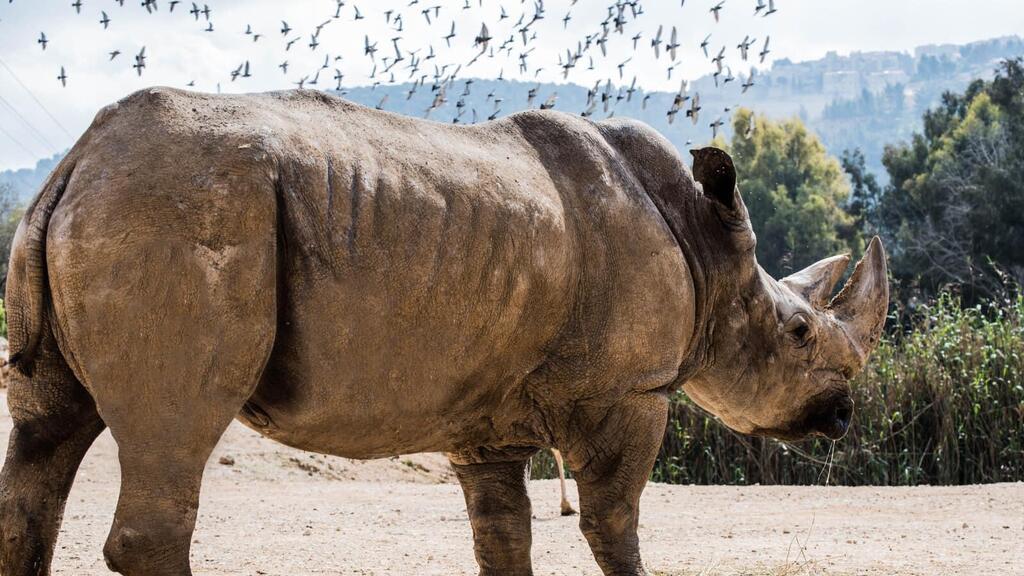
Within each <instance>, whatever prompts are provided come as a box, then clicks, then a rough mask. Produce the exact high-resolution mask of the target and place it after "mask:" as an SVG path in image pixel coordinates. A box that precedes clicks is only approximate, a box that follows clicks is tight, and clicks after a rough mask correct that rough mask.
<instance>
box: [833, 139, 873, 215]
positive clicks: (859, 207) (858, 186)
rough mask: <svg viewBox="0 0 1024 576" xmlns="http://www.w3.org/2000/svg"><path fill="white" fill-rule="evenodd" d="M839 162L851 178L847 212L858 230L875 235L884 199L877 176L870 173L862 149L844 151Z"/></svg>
mask: <svg viewBox="0 0 1024 576" xmlns="http://www.w3.org/2000/svg"><path fill="white" fill-rule="evenodd" d="M839 161H840V162H841V163H842V165H843V170H844V171H845V172H846V174H847V176H849V177H850V187H851V189H850V201H849V203H848V204H847V207H846V211H847V212H849V214H850V216H853V219H854V221H855V223H856V226H857V228H858V229H860V230H861V231H863V232H865V233H871V234H874V233H876V232H877V230H878V228H879V226H878V222H877V213H878V204H879V202H881V199H882V187H881V186H880V185H879V184H878V179H877V178H875V175H874V174H872V173H871V172H869V171H868V169H867V164H866V161H865V159H864V153H863V152H861V151H860V149H854V150H844V151H843V155H842V157H840V159H839Z"/></svg>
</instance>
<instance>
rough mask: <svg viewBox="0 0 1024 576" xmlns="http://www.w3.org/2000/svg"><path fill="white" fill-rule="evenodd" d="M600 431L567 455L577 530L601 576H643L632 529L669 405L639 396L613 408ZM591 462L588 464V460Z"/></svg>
mask: <svg viewBox="0 0 1024 576" xmlns="http://www.w3.org/2000/svg"><path fill="white" fill-rule="evenodd" d="M612 410H613V412H611V413H609V414H608V415H607V417H606V418H604V419H603V420H602V427H601V429H599V430H594V431H591V433H589V434H586V435H585V438H587V440H586V441H585V442H584V443H581V445H580V446H579V448H578V449H577V450H576V451H575V452H574V453H570V454H568V456H569V461H570V464H571V463H573V462H584V463H585V464H584V465H583V466H581V467H580V469H579V470H576V469H574V470H573V472H574V473H575V475H576V485H577V487H578V488H579V493H580V529H581V530H582V531H583V535H584V536H586V538H587V542H588V543H589V544H590V549H591V551H592V552H593V553H594V558H595V559H596V560H597V563H598V565H599V566H600V567H601V570H603V571H604V573H605V574H609V575H612V574H614V575H615V576H643V575H645V574H647V572H646V570H645V569H644V565H643V562H642V560H641V559H640V541H639V538H638V537H637V533H636V528H637V522H638V519H639V514H640V494H641V493H642V492H643V489H644V485H646V484H647V478H648V477H649V476H650V474H651V470H652V469H653V468H654V461H655V458H657V456H658V449H659V447H660V446H661V441H662V438H663V436H664V433H665V422H666V420H667V416H668V413H667V412H668V401H667V399H666V398H665V397H664V396H663V395H658V394H650V395H638V396H635V397H633V398H631V399H629V400H628V401H624V402H623V403H622V404H621V405H620V406H616V407H614V408H612ZM588 455H590V458H589V459H587V456H588Z"/></svg>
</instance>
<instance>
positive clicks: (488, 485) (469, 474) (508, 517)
mask: <svg viewBox="0 0 1024 576" xmlns="http://www.w3.org/2000/svg"><path fill="white" fill-rule="evenodd" d="M533 452H535V450H528V451H524V452H523V453H521V454H511V455H491V456H492V457H494V456H497V458H496V459H497V460H499V461H481V459H480V458H479V456H480V455H479V454H476V455H474V457H472V458H470V459H466V458H460V457H459V456H458V455H450V458H451V461H452V468H454V469H455V475H456V476H458V478H459V483H460V484H461V485H462V492H463V495H464V496H465V497H466V510H467V512H469V522H470V524H471V525H472V526H473V543H474V550H475V552H476V561H477V564H479V565H480V575H481V576H496V575H499V574H500V575H502V576H529V575H531V574H533V568H532V565H531V563H530V545H531V541H532V536H531V533H530V517H531V510H530V496H529V494H527V482H528V480H529V478H528V464H529V461H530V456H531V455H532V454H533ZM505 458H510V459H511V460H505ZM492 459H495V458H492Z"/></svg>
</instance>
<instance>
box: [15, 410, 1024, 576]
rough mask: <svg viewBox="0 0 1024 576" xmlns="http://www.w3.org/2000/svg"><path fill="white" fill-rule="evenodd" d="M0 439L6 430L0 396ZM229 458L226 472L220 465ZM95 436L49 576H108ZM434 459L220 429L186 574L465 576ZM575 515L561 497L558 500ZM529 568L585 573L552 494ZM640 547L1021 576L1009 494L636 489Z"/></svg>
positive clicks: (719, 558) (105, 501)
mask: <svg viewBox="0 0 1024 576" xmlns="http://www.w3.org/2000/svg"><path fill="white" fill-rule="evenodd" d="M0 399H2V400H0V404H2V406H0V414H2V416H0V441H3V442H4V445H5V446H6V440H7V435H8V433H9V430H10V417H9V416H8V413H7V407H6V395H5V394H0ZM231 460H233V462H234V463H233V464H231V465H229V464H225V463H221V462H222V461H223V462H229V461H231ZM118 476H119V473H118V469H117V447H116V445H115V444H114V442H113V440H112V439H111V437H110V436H109V434H107V433H105V434H104V435H103V436H101V437H100V439H99V440H98V441H97V443H96V445H95V446H93V449H92V451H91V452H90V453H89V455H88V456H87V457H86V460H85V462H84V463H83V465H82V469H81V470H80V472H79V475H78V480H77V482H76V484H75V487H74V490H73V491H72V493H71V497H70V499H69V502H68V507H67V512H66V515H65V521H64V526H63V529H62V531H61V537H60V540H59V542H58V544H57V548H58V549H57V553H56V558H55V560H54V572H55V573H56V574H66V575H74V576H79V575H82V576H85V575H92V574H108V572H107V570H106V567H105V565H104V563H103V559H102V553H101V550H102V547H103V541H104V538H105V537H106V534H107V530H108V528H109V526H110V521H111V517H112V514H113V509H114V504H115V502H116V499H117V490H118ZM452 481H453V480H452V476H451V472H450V470H449V469H448V465H447V462H446V461H445V460H444V458H443V457H441V456H439V455H433V454H426V455H417V456H413V457H408V458H405V457H403V458H396V459H389V460H377V461H371V462H355V461H349V460H344V459H341V458H332V457H324V456H319V455H310V454H307V453H303V452H299V451H296V450H292V449H290V448H287V447H284V446H281V445H278V444H275V443H273V442H271V441H269V440H266V439H263V438H261V437H260V436H259V435H257V434H256V433H254V432H251V431H250V430H248V429H246V428H244V427H243V426H241V425H239V424H237V423H235V424H232V426H231V428H230V429H229V430H228V432H227V434H226V435H225V436H224V438H223V440H222V441H221V443H220V445H219V446H218V447H217V449H216V451H215V452H214V455H213V457H212V458H211V459H210V463H209V466H208V467H207V473H206V479H205V482H204V485H203V494H202V505H201V507H200V512H199V522H198V527H197V529H196V533H195V536H194V543H193V545H192V565H193V568H194V570H195V572H196V574H214V575H223V574H239V575H253V574H257V575H287V576H298V575H304V574H359V575H371V574H372V575H385V574H387V575H391V574H416V575H419V574H439V575H440V574H445V575H448V574H466V575H470V574H475V573H476V565H475V563H474V560H473V549H472V543H471V532H470V527H469V523H468V520H467V518H466V511H465V505H464V503H463V500H462V495H461V493H460V492H459V489H458V486H457V485H454V484H452ZM571 492H572V495H573V500H574V501H575V493H576V492H575V487H571ZM531 493H532V495H533V503H534V522H533V531H534V532H533V534H534V545H533V558H534V570H535V572H536V574H538V575H544V574H565V575H569V574H573V575H575V574H588V575H591V574H594V575H596V574H599V571H598V569H597V566H596V564H595V563H594V561H593V558H592V557H591V555H590V551H589V549H588V548H587V545H586V542H585V541H584V540H583V537H582V536H581V534H580V533H579V530H578V529H577V520H576V519H575V518H563V517H561V516H559V514H558V484H557V481H540V482H534V483H532V485H531ZM642 511H643V512H642V517H641V522H640V538H641V541H642V546H643V552H644V557H645V559H646V562H647V565H648V567H649V568H650V569H651V570H652V571H654V573H655V574H661V575H672V576H677V575H679V576H682V575H687V576H690V575H705V574H706V575H715V574H722V575H734V574H735V575H740V574H749V575H756V576H762V575H768V574H778V575H786V576H792V575H798V574H799V575H803V574H828V575H871V576H876V575H877V576H882V575H894V574H898V575H922V576H923V575H928V576H932V575H953V574H957V575H960V574H962V575H965V576H966V575H970V576H975V575H1024V483H1016V484H998V485H988V486H965V487H953V488H932V487H918V488H835V487H832V488H823V487H804V488H796V487H769V486H754V487H742V488H737V487H694V486H669V485H664V484H651V485H649V486H648V488H647V490H646V492H645V493H644V498H643V502H642Z"/></svg>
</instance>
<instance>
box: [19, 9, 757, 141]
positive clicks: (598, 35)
mask: <svg viewBox="0 0 1024 576" xmlns="http://www.w3.org/2000/svg"><path fill="white" fill-rule="evenodd" d="M94 1H95V2H97V3H98V2H99V0H88V2H89V3H90V4H91V3H93V2H94ZM106 1H107V2H110V3H112V4H114V5H118V6H120V7H124V0H106ZM135 1H139V0H135ZM334 1H335V7H334V10H333V13H331V14H328V15H325V16H326V18H325V20H324V21H323V22H321V23H320V24H317V25H316V26H315V27H314V29H313V30H312V31H310V32H308V33H306V34H299V33H298V32H296V31H295V30H293V28H292V27H291V26H289V24H288V22H287V21H282V22H281V27H280V30H279V33H280V38H281V42H282V43H283V47H284V52H285V53H286V56H287V54H288V53H290V52H291V51H292V49H293V48H297V49H298V50H302V49H307V50H310V51H313V52H316V51H317V50H318V48H319V46H320V39H321V34H322V33H323V32H324V31H325V30H326V29H328V27H329V26H330V25H331V24H333V23H334V22H337V21H345V22H346V23H347V24H346V25H347V26H351V25H352V24H354V23H358V22H359V21H361V20H365V19H367V18H368V16H367V15H366V14H364V13H363V12H362V11H361V10H360V8H359V7H358V6H356V5H355V4H354V3H352V2H350V1H349V0H334ZM403 1H404V0H403ZM423 1H424V2H427V1H431V0H423ZM435 1H436V0H435ZM472 1H473V0H463V2H464V3H463V4H462V5H455V6H442V5H440V4H436V5H430V6H426V5H425V4H422V3H421V0H409V1H408V4H407V5H406V6H405V7H404V8H402V9H387V10H384V11H383V14H382V16H383V18H384V20H385V24H386V25H387V27H388V29H389V30H390V31H391V33H392V35H391V37H390V38H388V39H387V40H386V41H385V40H383V39H379V40H378V39H371V37H370V35H369V34H365V35H364V39H363V43H362V56H363V57H366V58H369V59H370V64H371V65H372V72H371V73H370V74H369V80H370V81H371V82H372V87H373V88H376V87H377V86H379V85H382V84H395V83H398V82H400V80H399V79H398V78H397V77H396V75H401V74H406V73H407V77H406V78H404V79H403V80H401V82H405V83H409V85H410V87H409V89H408V91H407V92H406V98H407V99H411V98H412V97H413V95H415V94H416V93H417V91H419V90H427V89H429V90H430V93H431V94H432V95H433V98H432V99H431V104H430V106H429V107H428V108H427V110H425V116H429V115H430V113H431V112H432V111H434V110H437V109H438V108H441V107H442V106H444V105H445V104H447V103H448V102H449V97H448V93H449V90H450V89H451V88H452V87H453V85H454V84H455V82H456V80H457V78H458V77H459V74H460V73H461V72H463V70H464V69H468V68H469V67H471V66H472V65H473V64H474V63H476V62H477V61H478V60H480V59H481V58H492V59H493V58H501V57H504V58H506V59H508V60H511V61H512V62H515V63H516V66H517V69H518V74H519V76H520V77H523V76H529V75H530V72H531V61H530V56H531V53H532V52H533V51H534V50H535V48H536V44H537V42H538V39H537V35H538V31H537V28H538V27H539V26H538V25H537V23H538V22H540V21H541V20H544V19H545V18H546V17H547V9H546V7H545V3H544V0H530V2H531V3H532V6H527V5H526V0H520V4H521V5H523V6H524V7H523V10H522V12H521V14H519V16H518V19H515V20H513V18H512V16H511V15H510V14H509V13H508V12H507V11H506V9H505V7H504V6H501V5H499V6H498V8H499V9H500V14H499V15H498V17H497V20H498V21H497V22H496V23H493V22H492V24H497V25H498V26H499V27H501V28H502V29H503V30H505V31H506V32H505V33H503V34H502V35H500V36H498V34H497V33H496V32H492V31H491V27H489V26H488V23H487V22H483V23H482V24H481V27H480V30H479V32H477V33H476V34H475V35H474V36H473V38H472V50H471V51H460V50H456V53H458V54H463V55H465V56H466V58H467V60H466V61H465V62H461V63H460V62H448V63H444V64H442V63H440V62H439V60H440V57H439V55H438V53H437V52H436V51H435V49H434V45H433V44H432V43H430V44H428V46H427V47H426V49H425V50H424V47H422V46H421V47H419V48H416V49H408V48H405V47H404V46H403V45H402V43H403V42H404V40H403V36H402V32H403V30H404V29H405V26H406V19H408V18H423V19H424V21H425V22H426V24H427V26H428V27H430V29H431V30H434V27H435V26H437V27H439V28H440V30H439V31H438V32H437V34H438V36H437V39H438V41H442V40H443V41H444V43H445V48H446V49H450V48H451V47H452V43H453V41H456V42H464V45H469V42H468V41H465V40H457V38H459V35H458V34H457V32H456V22H455V19H454V17H452V20H451V23H450V26H449V25H446V24H444V23H442V21H443V20H445V16H447V15H448V14H447V13H449V12H452V11H456V10H471V9H473V6H472V5H471V2H472ZM475 1H476V3H477V4H478V7H482V6H483V3H484V1H485V0H475ZM487 1H488V3H493V2H499V1H500V0H487ZM507 1H509V2H514V0H507ZM650 1H654V0H650ZM658 1H663V0H658ZM712 1H713V2H714V0H712ZM728 1H729V4H730V7H729V8H730V9H731V8H732V6H731V5H732V4H737V3H739V2H741V1H744V0H728ZM745 1H746V2H752V3H754V6H753V15H754V16H760V17H768V16H771V15H772V14H774V13H776V11H777V10H776V7H775V0H745ZM8 2H9V3H13V2H14V0H8ZM570 2H571V4H570V6H569V10H568V12H567V13H566V14H565V16H564V17H562V18H561V22H562V28H563V30H567V31H572V32H574V33H575V32H576V28H577V26H576V25H573V29H571V30H570V22H571V21H572V20H573V10H576V9H577V3H578V2H579V0H570ZM686 2H687V0H681V2H680V4H681V5H680V8H685V6H686ZM726 2H727V0H719V1H717V2H716V3H715V4H714V5H713V6H711V8H710V10H709V11H708V12H709V13H710V16H713V18H714V22H715V23H718V22H719V21H720V18H721V17H722V12H723V10H725V9H726ZM691 3H692V0H691ZM83 4H85V2H84V1H83V0H74V2H73V3H71V7H72V8H73V9H74V11H75V13H76V14H81V13H82V8H83ZM179 5H181V6H180V7H179ZM189 5H190V6H189ZM141 7H142V8H144V9H145V10H146V12H147V13H149V14H156V13H158V12H161V10H163V11H164V12H166V13H174V12H175V10H176V9H177V10H179V11H187V13H188V15H189V16H191V17H192V18H193V19H194V21H195V22H196V23H199V24H200V25H202V26H204V28H203V30H204V31H205V32H211V33H212V32H213V31H214V23H213V20H212V15H213V11H212V10H211V9H210V6H209V5H207V4H202V5H200V4H199V3H197V2H182V1H181V0H159V2H158V0H141ZM579 9H581V10H582V9H583V7H582V6H581V7H579ZM589 9H590V10H593V8H592V7H591V8H589ZM605 9H606V12H605V17H604V19H603V20H602V21H601V22H600V23H599V25H598V26H597V27H595V28H594V29H592V30H590V31H585V30H581V31H580V35H579V37H578V39H577V40H576V42H575V46H572V47H569V48H566V49H565V52H564V55H563V54H562V53H559V55H558V67H559V69H560V70H561V75H562V78H563V79H566V80H568V79H569V76H570V74H571V73H572V71H573V70H574V69H576V68H582V67H585V68H586V69H587V70H595V63H594V58H595V56H598V52H599V53H600V56H598V58H599V59H606V58H607V57H608V54H609V50H608V41H609V38H610V37H611V36H612V35H614V34H618V35H623V36H625V35H627V28H629V27H630V24H631V23H633V22H634V21H635V20H636V19H637V18H638V17H639V16H641V15H642V14H644V0H613V3H612V4H611V5H608V6H606V7H605ZM599 10H600V9H599ZM111 21H112V19H111V18H110V15H109V14H108V13H107V11H106V10H100V19H99V20H98V24H99V25H101V26H102V27H103V29H104V30H106V29H109V27H110V25H111ZM708 21H709V22H710V18H709V20H708ZM335 27H338V26H337V25H336V26H335ZM241 33H243V34H244V35H245V36H248V37H250V38H251V39H252V42H254V43H255V42H259V41H260V40H261V39H264V34H262V33H258V32H256V31H255V30H254V29H253V27H252V26H251V25H246V26H245V29H244V32H241ZM347 33H348V32H347ZM712 35H713V34H708V35H707V36H706V37H705V38H704V40H703V41H702V42H701V43H700V46H699V48H700V51H701V53H703V55H704V58H705V59H707V60H709V61H710V62H711V64H712V65H713V67H714V72H713V74H712V76H713V78H714V82H715V86H725V85H727V84H729V83H731V82H734V81H737V78H736V76H734V75H733V72H732V68H731V66H729V65H727V64H726V60H727V53H728V47H727V46H719V47H718V48H719V49H718V50H717V51H715V50H714V48H713V47H712V43H711V39H712ZM628 38H629V39H630V40H631V41H632V42H631V44H632V51H633V53H632V55H630V56H629V57H628V58H626V59H625V60H624V61H622V62H620V63H618V64H617V65H615V68H617V71H618V79H619V81H624V78H625V69H626V67H627V66H628V65H629V64H630V63H631V62H633V60H634V58H640V57H642V55H643V52H644V50H645V49H649V50H650V52H647V54H649V55H653V57H654V59H655V60H656V61H660V60H661V58H662V56H665V57H666V59H667V60H668V63H667V64H666V65H665V66H666V73H667V76H668V79H669V80H671V79H672V73H673V71H674V70H675V68H676V67H677V66H678V65H679V59H678V51H679V49H680V48H681V44H680V41H679V31H678V28H677V27H676V26H672V28H671V31H668V30H667V29H666V26H665V25H664V24H659V25H658V29H657V31H656V32H655V33H654V34H652V35H651V36H650V39H649V46H647V47H645V46H644V44H647V43H648V41H645V40H644V34H643V32H642V31H638V32H636V33H635V34H633V35H630V36H628ZM49 42H50V40H49V39H48V38H47V36H46V33H45V32H41V33H40V35H39V38H38V40H37V43H38V44H39V46H40V48H41V49H42V50H46V47H47V44H48V43H49ZM627 44H628V43H627ZM769 45H770V37H765V38H764V40H763V41H761V42H760V43H759V42H758V41H757V40H756V39H755V38H751V37H750V36H749V35H748V36H746V37H745V38H744V39H743V40H742V41H741V42H740V43H739V45H737V46H736V50H737V51H738V53H739V58H740V59H741V60H742V61H743V62H750V61H752V60H756V61H757V62H759V63H761V64H763V63H764V62H765V59H766V57H767V56H768V54H769V53H770V49H769ZM120 55H121V51H120V50H113V51H111V52H109V53H108V54H107V58H108V60H109V61H114V60H115V59H117V58H118V57H119V56H120ZM342 60H343V57H342V56H341V55H335V56H333V57H332V56H331V55H330V54H325V55H324V60H323V63H322V65H320V66H319V68H317V69H316V70H315V71H314V72H312V73H308V74H305V75H303V76H301V77H298V78H297V79H296V80H295V81H294V82H293V83H294V85H296V86H297V87H299V88H306V87H319V86H320V82H321V73H322V72H324V71H325V70H331V69H333V76H332V77H331V78H332V80H333V82H334V83H335V84H334V90H335V91H337V92H340V93H344V92H345V89H344V85H343V81H344V78H345V74H344V73H343V72H342V71H341V69H340V67H339V66H340V64H339V62H341V61H342ZM131 66H132V68H133V69H134V71H135V72H136V73H137V74H138V76H142V74H143V72H144V70H145V69H146V48H145V46H143V47H142V49H141V50H139V52H138V53H137V54H135V55H134V62H133V63H132V64H131ZM428 66H432V68H433V70H432V72H431V70H429V69H428ZM253 68H254V67H253V65H252V64H251V62H250V61H249V60H245V61H243V62H241V63H240V64H239V65H238V66H237V68H234V69H232V70H231V71H230V72H229V74H228V76H227V77H229V78H230V82H235V81H236V80H238V79H240V78H251V77H252V76H253ZM277 68H279V69H280V70H281V72H282V73H283V74H285V75H287V74H288V72H289V68H290V65H289V61H288V60H287V59H285V60H284V61H282V62H281V63H280V64H278V65H277ZM542 70H544V67H543V66H539V67H533V68H532V76H533V77H534V78H536V77H537V76H538V75H539V74H540V73H541V71H542ZM754 76H755V71H754V69H751V71H750V73H749V75H748V76H747V77H746V78H742V77H741V78H739V81H740V84H739V86H741V88H742V93H746V92H747V90H749V89H750V88H751V87H752V86H753V85H754ZM68 79H69V75H68V73H67V69H66V68H65V66H61V68H60V74H59V75H58V76H57V80H58V81H60V83H61V84H62V85H63V86H67V83H68ZM225 79H226V80H227V78H225ZM497 79H498V80H499V81H501V80H504V79H505V70H504V68H501V72H500V73H499V75H498V77H497ZM462 84H463V91H462V92H461V94H460V95H459V96H458V97H457V101H456V105H455V107H456V114H455V116H454V117H453V119H452V121H453V122H456V123H458V122H460V121H463V117H464V115H465V114H466V112H467V111H466V107H467V104H466V100H465V97H466V96H468V95H469V94H470V89H471V86H472V84H473V79H471V78H469V79H466V80H463V81H462ZM602 85H603V86H602ZM187 86H189V87H194V86H195V82H194V81H190V82H189V83H188V84H187ZM217 88H218V91H219V90H220V84H218V85H217ZM538 90H539V84H538V88H533V89H530V91H529V93H528V97H527V108H532V107H533V106H534V102H535V100H536V98H537V92H538ZM637 90H638V88H637V77H636V76H635V75H634V76H633V79H632V83H630V84H629V85H628V86H627V85H624V84H623V85H620V87H619V88H618V89H617V90H616V89H615V88H613V82H612V78H611V77H609V78H607V79H606V80H604V81H601V80H599V81H597V83H596V84H595V85H594V86H593V87H592V88H590V89H589V90H588V92H587V104H586V108H585V109H584V110H583V111H582V112H581V114H582V115H583V116H585V117H589V116H591V115H593V114H594V113H595V112H596V111H597V108H598V106H599V105H600V106H601V107H602V108H603V111H604V113H605V114H606V115H609V116H610V115H613V114H614V112H615V111H614V106H615V105H616V104H617V103H618V102H620V101H622V100H626V101H631V100H632V98H633V95H634V93H635V92H636V91H637ZM388 97H389V96H388V95H386V94H385V95H384V96H383V97H382V98H381V99H380V101H379V102H378V103H377V105H376V107H377V108H378V109H383V108H384V107H385V104H386V103H387V100H388ZM650 98H651V94H650V93H648V94H646V95H645V96H644V97H643V100H642V107H643V108H644V109H646V108H647V105H648V101H649V99H650ZM487 100H488V101H491V102H493V104H494V110H493V112H492V113H491V114H489V115H488V116H487V119H494V118H496V117H497V116H498V115H499V114H500V113H501V104H502V102H503V99H502V98H501V97H500V95H497V94H495V93H494V91H492V92H491V93H489V94H488V95H487ZM556 101H557V92H556V93H553V94H551V95H550V96H549V97H548V98H547V99H546V100H545V101H543V102H542V103H541V104H540V108H541V109H549V108H554V107H555V105H556ZM681 111H682V112H684V115H685V117H687V118H689V119H690V120H691V121H692V122H693V124H694V125H697V124H698V122H699V115H700V111H701V98H700V94H699V93H694V94H690V93H689V90H688V83H687V81H686V80H685V79H684V80H682V81H681V82H680V87H679V90H678V92H676V93H675V95H674V98H673V99H672V103H671V106H670V107H669V109H668V110H667V111H666V115H667V120H668V123H669V124H672V123H673V122H674V120H675V118H676V116H677V115H678V114H679V112H681ZM729 111H730V108H726V109H725V112H729ZM471 113H472V118H471V121H472V122H476V121H477V119H478V117H477V112H476V110H475V109H472V110H471ZM723 124H724V122H723V121H722V119H721V117H719V118H717V119H716V120H715V121H714V122H711V123H710V124H709V125H708V126H709V127H710V128H711V129H712V131H713V133H714V134H715V135H717V131H718V129H719V128H720V127H721V126H722V125H723Z"/></svg>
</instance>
